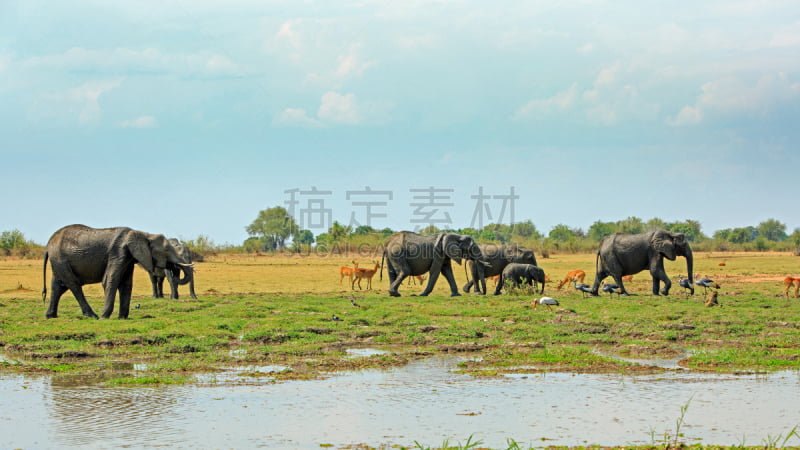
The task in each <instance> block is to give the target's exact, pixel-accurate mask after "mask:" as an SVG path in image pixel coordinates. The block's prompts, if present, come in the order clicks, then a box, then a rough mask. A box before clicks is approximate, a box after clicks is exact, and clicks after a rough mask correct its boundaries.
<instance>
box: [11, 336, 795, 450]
mask: <svg viewBox="0 0 800 450" xmlns="http://www.w3.org/2000/svg"><path fill="white" fill-rule="evenodd" d="M360 352H361V351H358V352H356V354H357V355H358V356H361V355H360ZM358 356H356V357H358ZM464 360H465V358H460V357H457V356H447V357H434V358H429V359H426V360H422V361H415V362H413V363H411V364H408V365H407V366H404V367H398V368H392V369H389V370H377V369H375V370H364V371H358V372H347V373H338V374H334V375H332V376H330V377H326V378H323V379H314V380H310V381H281V382H278V383H275V382H274V380H273V379H272V378H271V377H270V376H269V375H268V374H269V373H271V372H277V371H281V370H284V369H285V367H281V366H252V367H247V368H237V369H236V370H229V371H225V372H223V373H221V374H213V375H203V376H207V377H211V378H208V380H212V379H213V382H209V383H207V384H200V385H185V386H155V387H141V386H134V387H131V386H125V387H108V386H98V385H90V386H86V385H76V384H74V383H65V382H63V381H60V380H59V378H57V377H34V376H21V375H14V374H0V392H2V393H3V394H2V395H1V396H0V447H1V448H19V447H23V448H48V447H53V446H56V445H57V446H58V447H59V448H77V447H86V446H91V447H98V448H111V447H134V448H136V447H153V446H162V447H175V448H243V447H244V448H252V447H266V448H300V449H306V448H307V449H319V448H320V446H321V445H327V444H330V445H332V446H333V447H343V446H347V445H351V444H359V443H365V444H369V445H372V446H379V445H381V444H401V445H410V446H413V445H414V443H415V441H416V442H419V443H420V444H421V445H424V446H440V445H442V443H443V442H444V441H445V440H448V441H449V442H450V443H451V444H457V443H459V442H461V443H464V442H465V441H466V439H467V438H468V437H469V436H470V435H473V436H474V437H473V440H480V441H482V442H483V445H485V446H488V447H492V448H506V447H508V442H507V439H514V440H515V441H516V442H518V443H519V444H520V446H521V447H523V448H527V447H529V446H537V447H541V446H542V445H556V446H562V445H564V446H569V445H584V446H588V445H601V446H605V445H636V444H639V445H644V444H660V443H663V442H662V441H659V439H662V440H663V436H664V433H673V432H674V430H675V422H676V419H677V418H678V417H679V416H680V413H681V411H680V410H681V407H684V406H686V405H687V404H688V409H687V413H686V415H685V418H684V426H683V428H682V430H681V431H682V433H684V435H685V437H684V438H683V439H682V441H683V442H686V443H690V444H691V443H697V442H700V443H705V444H721V445H742V444H744V445H759V444H762V443H763V442H764V439H766V438H768V437H773V438H774V437H776V436H779V435H783V436H785V435H786V433H788V432H789V431H790V430H791V429H792V428H793V427H795V426H797V425H798V424H800V408H797V394H798V391H800V375H799V374H800V372H778V373H771V374H766V375H765V374H761V375H717V374H707V373H696V372H691V371H668V372H665V373H659V374H648V375H626V374H569V373H536V374H528V375H525V374H515V375H514V376H509V377H497V378H479V377H478V378H476V377H471V376H469V375H466V374H460V373H456V370H457V365H458V363H459V362H461V361H464ZM648 361H649V360H648ZM247 371H250V372H252V373H259V374H260V373H263V374H265V375H264V376H257V377H248V376H242V375H243V374H244V373H246V372H247ZM203 376H201V378H200V379H202V377H203ZM243 379H244V380H243ZM787 444H788V445H798V444H800V438H796V437H793V438H792V439H790V440H789V441H788V442H787Z"/></svg>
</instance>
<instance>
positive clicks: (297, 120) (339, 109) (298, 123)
mask: <svg viewBox="0 0 800 450" xmlns="http://www.w3.org/2000/svg"><path fill="white" fill-rule="evenodd" d="M392 106H393V105H392V104H391V103H388V102H364V101H360V100H359V99H358V98H357V97H356V95H355V94H352V93H349V94H340V93H338V92H336V91H328V92H326V93H325V94H323V95H322V98H321V99H320V105H319V108H317V116H316V117H311V116H309V115H308V113H307V112H306V110H305V109H304V108H286V109H284V110H283V111H281V112H280V113H279V114H278V115H276V116H275V117H274V118H273V120H272V125H273V126H278V127H304V128H321V127H326V126H333V125H380V124H383V123H385V122H386V121H387V120H388V118H389V112H390V111H391V109H392Z"/></svg>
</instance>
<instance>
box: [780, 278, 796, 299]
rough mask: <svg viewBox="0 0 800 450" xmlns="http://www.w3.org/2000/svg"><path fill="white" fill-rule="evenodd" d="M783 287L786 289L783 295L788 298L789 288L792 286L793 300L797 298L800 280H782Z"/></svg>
mask: <svg viewBox="0 0 800 450" xmlns="http://www.w3.org/2000/svg"><path fill="white" fill-rule="evenodd" d="M783 285H784V286H786V289H784V290H783V295H785V296H786V298H789V288H790V287H792V286H794V298H797V291H798V290H800V278H794V277H786V278H784V279H783Z"/></svg>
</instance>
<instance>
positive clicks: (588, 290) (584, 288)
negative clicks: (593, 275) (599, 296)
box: [572, 280, 592, 298]
mask: <svg viewBox="0 0 800 450" xmlns="http://www.w3.org/2000/svg"><path fill="white" fill-rule="evenodd" d="M572 283H573V284H574V285H575V290H576V291H581V292H582V293H583V298H586V296H587V294H589V295H591V294H592V287H591V286H589V285H588V284H583V283H578V281H577V280H572Z"/></svg>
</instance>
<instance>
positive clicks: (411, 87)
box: [0, 0, 800, 244]
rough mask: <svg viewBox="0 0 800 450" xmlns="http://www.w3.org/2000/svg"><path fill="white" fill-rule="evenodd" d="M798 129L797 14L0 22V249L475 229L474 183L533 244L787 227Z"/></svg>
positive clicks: (376, 7) (6, 8) (221, 9)
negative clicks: (97, 238)
mask: <svg viewBox="0 0 800 450" xmlns="http://www.w3.org/2000/svg"><path fill="white" fill-rule="evenodd" d="M798 117H800V8H798V7H797V4H796V2H793V1H736V0H734V1H730V0H725V1H713V0H712V1H704V2H641V1H633V0H630V1H627V0H615V1H592V0H584V1H557V2H554V1H506V2H502V3H499V4H498V3H491V4H490V3H489V2H483V1H468V0H464V1H460V0H450V1H446V0H442V1H413V0H411V1H403V2H388V1H371V0H360V1H311V0H309V1H304V2H298V1H246V0H234V1H226V2H216V1H178V2H152V1H143V2H104V1H103V2H101V1H80V0H76V1H69V2H60V1H56V2H41V1H33V0H26V1H13V0H12V1H3V2H0V135H2V136H3V138H2V144H0V158H2V168H3V171H2V176H0V188H1V189H2V192H3V193H4V203H5V204H4V207H3V209H2V210H3V213H2V215H0V230H10V229H15V228H16V229H19V230H21V231H22V232H23V233H25V235H26V237H28V238H29V239H33V240H34V241H37V242H40V243H43V242H46V241H47V239H48V238H49V236H50V234H52V232H53V231H55V230H56V229H58V228H60V227H61V226H63V225H67V224H70V223H84V224H87V225H90V226H95V227H106V226H120V225H125V226H131V227H133V228H138V229H142V230H145V231H149V232H159V233H164V234H167V235H169V236H175V237H181V238H184V239H193V238H196V237H197V236H198V235H200V234H204V235H207V236H209V237H210V238H211V239H212V240H214V241H215V242H217V243H220V244H221V243H234V244H238V243H240V242H242V241H243V240H244V239H246V238H247V233H246V232H245V230H244V228H245V227H246V226H247V225H248V224H249V223H251V222H252V221H253V219H255V217H256V214H257V212H258V211H259V210H261V209H265V208H268V207H272V206H278V205H280V206H288V205H287V204H286V203H285V202H287V201H289V199H290V194H289V193H287V192H286V191H289V190H297V194H296V195H297V199H298V203H297V204H296V212H297V213H298V214H300V213H301V212H302V211H305V213H309V210H316V209H325V210H329V211H330V212H331V216H330V217H331V219H332V220H338V221H340V222H345V223H347V222H349V221H350V218H351V216H352V215H353V214H355V218H356V220H357V221H359V222H360V223H365V222H367V217H366V211H367V209H366V208H367V207H366V206H364V205H363V204H360V203H358V202H363V201H365V200H366V201H368V202H372V206H371V208H372V214H373V216H372V217H371V218H369V222H370V224H371V225H372V226H374V227H376V228H383V227H387V226H388V227H391V228H394V229H413V228H414V226H415V224H417V223H416V222H414V221H415V220H421V219H422V218H423V217H424V216H423V215H421V214H424V212H422V211H427V212H430V213H433V216H431V217H433V218H434V220H442V221H447V220H449V221H450V226H452V227H453V228H462V227H467V226H470V225H472V217H473V213H474V211H475V209H476V206H477V200H476V199H474V198H473V196H476V195H477V194H478V192H479V189H481V188H482V189H483V192H484V195H488V196H491V198H487V202H486V204H487V206H488V207H489V210H488V212H489V213H491V214H492V217H493V218H494V219H495V220H494V221H497V219H498V218H499V210H500V208H501V204H502V200H501V199H499V198H495V197H494V196H503V195H508V194H509V193H510V191H511V189H512V188H513V189H514V193H515V195H516V196H518V198H517V199H516V200H515V201H514V220H515V221H522V220H531V221H533V223H534V224H535V225H536V226H537V228H538V229H539V231H541V232H544V233H547V232H548V231H549V230H550V229H551V228H552V227H553V226H555V225H557V224H562V223H563V224H567V225H569V226H571V227H579V228H583V229H584V230H586V229H588V227H589V226H590V225H591V224H592V223H593V222H595V221H596V220H603V221H616V220H620V219H624V218H626V217H628V216H637V217H640V218H642V219H644V220H648V219H650V218H652V217H660V218H662V219H664V220H666V221H675V220H685V219H693V220H698V221H700V222H701V224H702V225H703V231H704V232H705V233H706V234H712V233H713V232H714V231H715V230H718V229H721V228H729V227H739V226H747V225H757V224H758V223H759V222H761V221H763V220H765V219H768V218H776V219H778V220H780V221H781V222H783V223H785V224H786V225H787V228H788V230H787V231H789V232H791V230H793V229H794V228H796V227H800V208H798V207H797V205H796V203H797V201H796V196H797V191H798V189H797V188H798V186H799V185H800V183H798V181H797V173H798V168H800V151H798V150H800V148H799V147H800V146H799V145H798V144H800V131H798V130H800V127H798V126H797V123H798ZM313 188H316V189H317V190H318V191H328V192H330V194H328V195H320V194H308V195H300V192H301V191H303V192H308V191H311V190H312V189H313ZM366 188H369V189H371V190H373V191H391V192H392V196H391V199H389V198H388V195H362V196H358V195H351V197H350V198H349V199H348V198H347V193H348V191H361V192H363V191H365V190H366ZM421 188H434V189H436V190H437V192H438V194H437V195H441V196H443V197H444V198H442V199H439V200H436V202H440V203H443V204H444V205H442V206H426V207H419V208H418V207H417V206H414V205H412V203H420V202H430V201H431V200H430V199H425V200H420V199H414V198H413V197H414V196H415V195H417V196H418V195H422V194H420V193H418V192H417V193H415V192H411V190H412V189H421ZM438 190H442V191H438ZM351 194H352V193H351ZM315 201H316V202H317V203H314V202H315ZM309 202H311V203H309ZM319 202H321V203H319ZM383 203H385V204H383ZM483 211H484V217H483V220H484V222H485V223H488V222H490V221H492V220H489V219H488V216H486V214H487V210H486V209H484V210H483ZM305 217H306V218H307V219H312V220H313V216H312V215H307V216H305ZM317 219H318V220H317V222H320V221H321V220H324V218H321V216H317ZM510 219H511V217H510V211H508V210H507V211H506V213H505V216H504V218H503V220H502V221H503V222H505V223H508V222H509V221H510ZM311 230H312V232H314V234H319V233H320V232H322V231H324V230H323V229H322V228H319V227H318V228H311Z"/></svg>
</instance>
